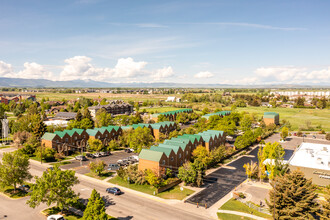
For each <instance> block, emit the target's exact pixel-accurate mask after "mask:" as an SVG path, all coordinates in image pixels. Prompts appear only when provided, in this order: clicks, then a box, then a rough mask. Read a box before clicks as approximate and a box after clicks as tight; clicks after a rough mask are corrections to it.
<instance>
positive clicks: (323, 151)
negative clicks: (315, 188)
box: [289, 143, 330, 186]
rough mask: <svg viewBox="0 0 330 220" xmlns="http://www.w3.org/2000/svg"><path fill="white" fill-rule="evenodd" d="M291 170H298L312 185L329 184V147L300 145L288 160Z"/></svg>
mask: <svg viewBox="0 0 330 220" xmlns="http://www.w3.org/2000/svg"><path fill="white" fill-rule="evenodd" d="M289 168H290V169H291V170H294V169H299V170H300V171H302V172H303V173H304V174H305V177H306V178H307V179H310V178H311V179H312V181H313V183H314V184H317V185H321V186H327V185H329V184H330V145H329V144H313V143H302V144H301V145H300V147H299V148H298V149H297V151H296V152H295V153H294V154H293V155H292V157H291V158H290V160H289Z"/></svg>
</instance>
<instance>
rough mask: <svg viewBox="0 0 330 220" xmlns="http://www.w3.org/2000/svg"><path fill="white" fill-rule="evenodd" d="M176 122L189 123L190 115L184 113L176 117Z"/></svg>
mask: <svg viewBox="0 0 330 220" xmlns="http://www.w3.org/2000/svg"><path fill="white" fill-rule="evenodd" d="M176 122H177V123H182V124H186V123H188V122H189V117H188V113H185V112H182V113H179V114H178V115H177V116H176Z"/></svg>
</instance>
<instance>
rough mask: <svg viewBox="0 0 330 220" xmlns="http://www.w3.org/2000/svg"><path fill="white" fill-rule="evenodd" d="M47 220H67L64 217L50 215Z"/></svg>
mask: <svg viewBox="0 0 330 220" xmlns="http://www.w3.org/2000/svg"><path fill="white" fill-rule="evenodd" d="M47 220H65V218H64V217H63V216H62V215H50V216H48V217H47Z"/></svg>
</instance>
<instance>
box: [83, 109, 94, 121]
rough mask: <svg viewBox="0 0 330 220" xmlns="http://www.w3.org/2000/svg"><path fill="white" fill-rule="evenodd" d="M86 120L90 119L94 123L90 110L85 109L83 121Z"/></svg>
mask: <svg viewBox="0 0 330 220" xmlns="http://www.w3.org/2000/svg"><path fill="white" fill-rule="evenodd" d="M84 118H88V119H89V120H91V121H93V117H92V115H91V112H90V111H89V110H88V108H85V109H84V112H83V119H84Z"/></svg>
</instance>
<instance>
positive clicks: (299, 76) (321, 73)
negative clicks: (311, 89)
mask: <svg viewBox="0 0 330 220" xmlns="http://www.w3.org/2000/svg"><path fill="white" fill-rule="evenodd" d="M255 73H256V75H257V76H258V77H259V78H260V81H263V82H265V81H266V82H275V83H286V84H292V83H307V84H308V83H311V82H312V83H326V82H330V67H327V68H325V69H320V70H311V69H308V68H305V67H293V66H289V67H260V68H258V69H256V70H255Z"/></svg>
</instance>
